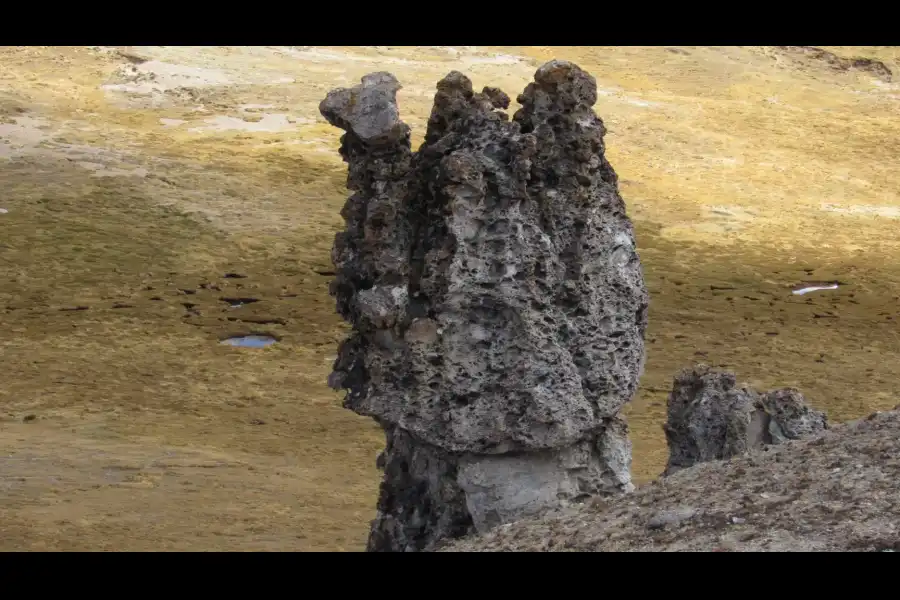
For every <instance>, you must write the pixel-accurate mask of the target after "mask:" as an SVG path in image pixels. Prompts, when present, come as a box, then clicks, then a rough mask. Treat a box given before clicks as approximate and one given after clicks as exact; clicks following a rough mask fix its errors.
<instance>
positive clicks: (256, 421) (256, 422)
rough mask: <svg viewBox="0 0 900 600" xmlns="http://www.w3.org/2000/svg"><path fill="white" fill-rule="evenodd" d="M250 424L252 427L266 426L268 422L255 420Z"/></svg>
mask: <svg viewBox="0 0 900 600" xmlns="http://www.w3.org/2000/svg"><path fill="white" fill-rule="evenodd" d="M250 424H251V425H265V424H266V422H265V421H263V420H262V419H253V420H252V421H250Z"/></svg>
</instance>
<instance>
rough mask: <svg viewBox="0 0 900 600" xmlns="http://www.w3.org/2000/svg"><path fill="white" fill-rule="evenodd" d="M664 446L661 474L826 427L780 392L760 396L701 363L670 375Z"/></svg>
mask: <svg viewBox="0 0 900 600" xmlns="http://www.w3.org/2000/svg"><path fill="white" fill-rule="evenodd" d="M663 428H664V430H665V432H666V440H667V441H668V444H669V463H668V465H667V466H666V470H665V473H664V475H670V474H672V473H674V472H676V471H678V470H680V469H684V468H686V467H690V466H692V465H695V464H697V463H701V462H706V461H710V460H721V459H726V458H731V457H734V456H739V455H741V454H744V453H746V452H748V451H750V450H753V449H755V448H761V447H763V446H767V445H772V444H780V443H782V442H785V441H787V440H794V439H798V438H801V437H805V436H808V435H812V434H814V433H818V432H820V431H823V430H825V429H827V428H828V424H827V419H826V417H825V414H824V413H822V412H820V411H817V410H815V409H813V408H810V407H809V406H808V405H807V404H806V401H805V399H804V398H803V395H802V394H801V393H800V392H798V391H797V390H795V389H791V388H785V389H778V390H773V391H770V392H766V393H760V392H757V391H755V390H753V389H752V388H750V387H749V386H746V385H739V384H738V383H737V381H736V379H735V375H734V373H730V372H728V371H716V370H713V369H711V368H709V367H708V366H705V365H698V366H695V367H692V368H689V369H685V370H683V371H682V372H680V373H679V374H678V375H676V376H675V382H674V385H673V386H672V392H671V394H669V400H668V421H667V422H666V424H665V425H664V426H663Z"/></svg>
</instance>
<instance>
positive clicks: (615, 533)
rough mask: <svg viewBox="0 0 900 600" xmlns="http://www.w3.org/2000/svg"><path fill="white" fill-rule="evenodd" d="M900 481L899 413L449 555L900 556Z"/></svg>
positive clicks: (697, 470) (476, 541)
mask: <svg viewBox="0 0 900 600" xmlns="http://www.w3.org/2000/svg"><path fill="white" fill-rule="evenodd" d="M897 408H900V407H897ZM898 481H900V412H897V410H896V408H895V410H894V411H890V412H884V413H875V414H873V415H871V416H869V417H867V418H866V419H862V420H859V421H856V422H853V423H848V424H844V425H838V426H835V427H833V428H832V429H830V430H828V431H826V432H824V433H820V434H818V435H817V436H815V437H813V438H809V439H801V440H794V441H789V442H786V443H784V444H781V445H778V446H770V447H767V448H765V449H763V450H756V451H753V452H751V453H749V454H746V455H743V456H740V457H738V458H734V459H731V460H729V461H713V462H707V463H702V464H699V465H695V466H693V467H690V468H687V469H684V470H682V471H679V472H678V473H675V474H674V475H671V476H669V477H665V478H662V479H659V480H657V481H655V482H653V483H652V484H649V485H646V486H644V487H641V488H639V489H638V490H637V491H635V492H634V493H633V494H630V495H625V496H621V497H618V498H616V499H615V500H613V501H610V502H608V503H606V502H604V501H598V502H596V503H590V502H588V503H585V504H584V505H581V506H579V507H577V508H575V509H571V510H569V511H567V512H566V513H565V514H560V515H556V516H550V517H544V518H541V519H536V520H528V521H520V522H518V523H513V524H510V525H506V526H503V527H500V528H498V529H496V530H495V531H493V532H491V533H488V534H487V535H484V536H482V537H479V538H467V539H464V540H460V541H459V542H455V543H452V544H448V546H447V547H446V548H445V549H444V550H445V551H613V552H617V551H797V552H805V551H884V550H900V530H898V529H900V485H898Z"/></svg>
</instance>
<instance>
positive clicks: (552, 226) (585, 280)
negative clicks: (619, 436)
mask: <svg viewBox="0 0 900 600" xmlns="http://www.w3.org/2000/svg"><path fill="white" fill-rule="evenodd" d="M398 87H399V83H398V82H397V81H396V79H394V78H393V76H390V75H389V74H386V73H376V74H373V75H370V76H367V77H365V78H363V81H362V83H361V84H360V85H358V86H356V87H354V88H352V89H351V90H346V89H341V90H335V91H333V92H331V93H330V94H329V95H328V97H327V98H326V99H325V101H323V103H322V106H321V111H322V114H323V115H324V116H325V117H326V118H327V119H328V120H329V122H331V123H333V124H335V125H337V126H338V127H341V128H344V129H345V130H347V131H348V133H347V134H345V136H344V137H343V138H342V143H343V145H342V149H341V152H342V155H343V156H344V157H345V160H347V162H348V163H349V174H348V187H350V188H351V189H353V190H355V191H356V192H357V193H356V194H354V195H353V196H351V197H350V198H349V199H348V201H347V205H346V206H345V208H344V211H343V214H344V215H345V218H346V219H347V229H346V231H345V232H341V233H340V234H338V238H337V239H336V242H335V246H334V252H333V260H334V263H335V265H336V267H337V268H336V270H337V277H336V278H335V282H334V284H333V293H334V294H335V296H336V298H337V304H338V310H339V312H340V313H341V314H342V315H343V316H344V317H345V318H347V319H348V320H349V321H350V322H351V323H353V324H354V335H353V336H351V338H350V339H348V341H347V342H345V343H344V344H343V345H342V347H341V350H340V352H339V358H338V360H337V362H336V363H335V371H334V373H333V374H332V376H331V377H330V379H329V381H330V383H331V385H332V386H333V387H335V388H343V389H347V390H348V396H347V400H346V403H345V406H347V407H348V408H350V409H352V410H354V411H356V412H357V413H359V414H363V415H368V416H373V417H375V418H377V419H378V420H379V422H381V423H382V424H388V425H391V426H397V427H400V428H401V429H403V430H405V431H407V432H409V433H410V434H411V435H413V436H414V437H415V438H416V439H417V440H420V441H423V442H426V443H428V444H431V445H433V446H436V447H439V448H443V449H444V450H447V451H451V452H476V453H482V454H504V453H507V452H521V451H536V450H547V449H551V448H561V447H565V446H568V445H571V444H575V443H579V442H582V441H586V440H588V439H591V438H595V437H597V436H598V435H600V434H601V432H602V431H603V430H604V429H605V428H606V427H607V426H609V425H610V421H611V419H614V418H615V416H616V415H617V413H618V412H619V410H620V409H621V408H622V406H623V405H624V404H625V403H626V402H628V401H629V400H630V399H631V397H632V395H633V394H634V391H635V389H636V388H637V381H638V377H639V376H640V373H641V370H642V368H643V363H644V340H643V337H644V331H645V328H646V324H647V304H648V296H647V291H646V288H645V286H644V281H643V274H642V271H641V266H640V260H639V257H638V254H637V250H636V247H635V246H636V245H635V240H634V232H633V228H632V225H631V222H630V220H629V219H628V217H627V216H626V214H625V206H624V202H623V201H622V198H621V196H620V195H619V192H618V189H617V182H616V175H615V172H614V171H613V169H612V167H611V166H610V165H609V163H608V162H607V160H606V158H605V156H604V150H605V148H604V144H603V135H604V133H605V128H604V127H603V123H602V121H601V120H600V118H599V117H597V115H596V114H594V111H593V108H592V105H593V103H594V102H595V101H596V99H597V94H596V82H595V80H594V78H593V77H591V76H590V75H588V74H587V73H586V72H584V71H582V70H581V69H580V68H579V67H578V66H577V65H574V64H572V63H568V62H565V61H551V62H549V63H547V64H546V65H544V66H543V67H541V68H540V69H538V71H537V72H536V73H535V79H534V81H533V82H532V83H531V84H529V85H528V87H527V88H526V89H525V91H524V92H523V93H522V94H521V95H520V96H519V102H520V103H521V104H522V108H521V109H520V110H519V111H518V112H517V113H516V114H515V115H514V117H513V119H512V121H510V119H509V116H508V115H507V114H506V113H505V112H503V109H505V108H507V107H508V106H509V97H508V96H507V95H506V94H505V93H504V92H502V91H501V90H499V89H497V88H492V87H486V88H483V90H482V91H481V92H475V91H474V90H473V87H472V82H471V81H470V80H469V79H468V77H466V76H465V75H463V74H462V73H459V72H457V71H453V72H451V73H449V74H448V75H447V76H446V77H444V78H443V79H442V80H441V81H440V82H438V84H437V91H436V94H435V98H434V107H433V109H432V112H431V115H430V118H429V121H428V130H427V132H426V135H425V141H424V143H423V144H422V146H421V147H420V148H419V150H418V151H417V152H415V153H412V154H410V153H409V151H408V149H407V148H408V146H407V144H408V139H409V137H408V128H406V126H405V125H402V123H401V122H400V121H399V120H398V117H397V114H398V111H397V108H396V103H395V92H396V89H397V88H398ZM379 111H381V112H379ZM366 140H369V141H366ZM372 140H377V142H378V143H377V144H375V143H374V142H373V141H372ZM388 140H393V142H392V143H387V141H388Z"/></svg>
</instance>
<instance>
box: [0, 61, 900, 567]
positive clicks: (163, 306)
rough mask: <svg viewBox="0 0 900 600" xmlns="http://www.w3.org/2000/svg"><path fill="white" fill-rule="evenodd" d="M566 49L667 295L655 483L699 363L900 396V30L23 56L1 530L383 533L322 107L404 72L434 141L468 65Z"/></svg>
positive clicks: (159, 539) (411, 107) (3, 294)
mask: <svg viewBox="0 0 900 600" xmlns="http://www.w3.org/2000/svg"><path fill="white" fill-rule="evenodd" d="M860 57H861V58H864V59H867V60H857V58H860ZM553 58H558V59H563V60H570V61H573V62H575V63H577V64H578V65H579V66H580V67H581V68H582V69H584V70H585V71H587V72H589V73H590V74H591V75H593V77H594V78H595V79H596V81H597V94H598V100H597V102H596V104H595V105H594V111H595V112H596V113H597V115H598V116H599V117H601V118H602V119H603V122H604V124H605V126H606V129H607V134H606V137H605V145H606V158H607V159H608V160H609V162H610V163H611V164H612V165H613V167H614V168H615V171H616V173H617V174H618V180H619V181H618V184H619V191H620V193H621V196H622V197H623V199H624V201H625V204H626V209H627V213H628V216H629V217H630V219H631V221H632V222H633V224H634V234H635V238H636V242H637V250H638V252H639V255H640V261H641V264H642V266H643V271H644V277H645V280H646V286H647V289H648V291H649V295H650V307H649V315H648V323H649V324H648V327H647V335H646V350H647V355H646V366H645V371H644V375H643V377H642V379H641V381H640V387H639V389H638V392H637V395H636V396H635V398H634V400H633V401H632V402H631V403H630V404H629V405H627V406H626V407H625V409H624V410H623V412H622V413H620V414H621V415H622V416H624V417H626V418H627V420H628V424H629V428H630V436H631V440H632V442H633V465H632V473H633V478H634V481H635V483H636V484H641V483H645V482H647V481H650V480H651V479H653V478H655V477H656V476H657V475H658V474H659V473H660V472H661V471H662V470H663V468H664V467H665V465H666V461H667V458H668V450H667V446H666V440H665V436H664V434H663V431H662V429H661V425H662V423H663V422H664V420H665V413H666V407H665V398H666V395H667V394H668V392H669V390H670V386H671V381H672V377H673V375H674V374H675V373H676V372H677V371H678V370H680V369H681V368H682V367H685V366H686V365H689V364H691V363H694V362H700V361H702V362H705V363H708V364H710V365H713V366H725V367H727V368H730V369H733V370H736V371H738V372H739V373H740V376H741V379H742V380H744V381H746V382H747V383H749V384H751V385H752V386H753V387H754V388H756V389H766V390H769V389H774V388H782V387H788V386H792V387H796V388H798V389H800V390H801V391H802V392H803V394H804V396H805V398H806V399H807V401H808V402H809V404H810V405H811V406H813V407H815V408H816V409H819V410H822V411H824V412H825V413H827V415H828V419H829V422H830V423H839V422H841V421H846V420H849V419H854V418H858V417H861V416H863V415H866V414H869V413H871V412H872V411H874V410H885V409H887V408H889V407H892V406H894V405H896V404H897V400H896V398H897V393H896V392H897V390H896V389H895V388H896V386H897V383H896V377H895V374H894V368H893V365H894V364H897V362H898V359H900V344H898V341H900V340H898V331H897V320H898V318H900V309H898V307H897V300H898V298H900V261H898V260H897V259H898V257H900V240H898V238H897V237H896V235H895V231H896V227H897V224H898V221H897V220H898V219H900V198H898V196H897V190H898V189H900V175H898V171H897V169H896V157H897V156H898V152H900V146H898V142H897V140H898V139H900V135H898V134H900V124H898V121H897V119H896V114H897V110H898V105H900V86H898V84H897V83H896V81H895V80H896V79H897V73H898V72H900V51H898V50H897V49H894V48H885V47H867V48H849V47H828V48H822V49H820V50H816V49H804V48H761V47H716V48H700V47H696V48H695V47H689V48H688V47H685V48H666V47H655V48H644V47H624V48H600V47H577V48H567V47H559V48H543V47H504V48H488V47H457V48H448V47H433V48H409V47H403V48H394V47H357V48H346V47H340V48H318V47H203V48H195V47H171V46H170V47H134V48H112V47H93V48H89V47H3V48H0V189H2V190H3V193H2V195H0V209H2V210H0V317H2V320H3V326H4V327H3V336H2V339H0V361H2V362H0V364H2V366H3V380H2V385H0V418H2V421H0V549H3V550H17V549H23V550H28V549H33V550H47V549H52V550H88V549H107V550H170V549H179V550H359V549H362V548H364V547H365V544H366V538H367V535H368V531H369V522H370V521H371V519H372V518H373V517H374V516H375V505H376V498H377V492H378V483H379V480H380V477H381V474H380V473H379V472H378V471H377V470H376V468H375V457H376V456H377V455H378V453H379V452H380V451H381V450H382V449H383V448H384V442H385V439H384V435H383V433H382V431H381V429H380V428H379V427H378V426H377V425H375V423H373V422H372V421H371V420H370V419H367V418H364V417H360V416H356V415H354V414H352V413H351V412H350V411H347V410H345V409H343V408H342V407H341V396H340V395H339V394H337V393H336V392H334V391H332V390H330V389H329V388H328V387H327V385H326V380H327V378H328V375H329V373H331V370H332V364H333V362H334V358H335V354H336V351H337V346H338V343H339V342H340V341H341V340H342V339H344V338H345V337H346V335H347V334H348V327H347V326H346V324H345V323H343V321H342V319H341V317H340V316H339V315H338V314H337V313H336V311H335V302H334V299H333V298H331V297H329V294H328V287H329V283H330V282H331V281H332V279H333V275H332V273H333V271H334V269H335V267H334V266H333V265H332V262H331V247H332V242H333V239H334V234H335V233H336V232H337V231H339V230H341V229H342V228H343V227H344V221H343V219H342V217H341V215H340V210H341V207H342V206H343V204H344V202H345V201H346V198H347V195H348V193H347V190H346V189H345V184H346V182H347V171H346V165H345V164H343V163H342V162H341V160H340V157H339V156H338V154H337V152H336V149H337V148H338V146H339V145H340V142H339V137H340V133H341V132H340V131H338V130H337V129H335V128H334V127H332V126H331V125H329V124H328V123H327V122H326V121H325V119H324V118H323V117H322V116H321V115H320V114H319V111H318V106H319V102H320V101H321V100H322V98H323V97H324V96H325V94H326V93H327V92H328V91H329V90H332V89H334V88H335V87H339V86H343V87H350V86H353V85H355V84H357V83H359V81H360V78H361V77H362V76H363V75H364V74H366V73H370V72H374V71H390V72H391V73H393V74H394V75H395V76H396V77H397V79H398V80H400V81H401V82H402V84H403V87H402V89H400V90H399V91H398V92H397V102H398V106H399V111H400V115H401V117H402V119H403V121H404V122H406V123H407V124H408V125H409V126H410V128H411V137H412V140H411V145H412V147H413V148H418V147H419V145H420V143H421V142H422V140H423V137H424V135H425V129H426V125H427V121H428V118H429V115H430V111H431V107H432V105H433V99H434V95H435V91H436V90H435V83H436V82H437V81H439V80H441V79H442V78H443V77H445V76H446V75H447V74H448V73H449V72H450V71H453V70H456V71H459V72H461V73H464V74H465V75H466V76H468V77H469V78H470V79H471V80H472V82H473V86H474V87H475V88H476V89H482V87H483V86H485V85H490V86H497V87H499V88H500V89H501V90H503V91H505V92H506V93H507V94H509V95H510V96H514V95H515V94H516V93H518V92H519V91H521V90H522V89H523V88H524V87H525V85H526V84H527V83H528V82H529V81H532V80H533V78H534V74H535V71H536V69H537V68H538V66H539V65H541V64H544V63H545V62H546V61H548V60H550V59H553ZM518 108H519V106H518V105H517V104H516V103H515V102H513V103H512V105H511V106H510V109H509V111H510V114H512V113H514V112H515V111H516V110H517V109H518ZM818 282H826V283H832V282H837V283H838V288H837V289H833V290H822V291H815V292H811V293H808V294H804V295H794V294H792V288H794V287H795V286H800V287H803V286H804V285H805V284H808V285H814V284H816V283H818ZM242 333H268V334H271V335H274V336H276V337H277V338H278V339H279V342H278V343H276V344H274V345H272V346H269V347H267V348H262V349H256V348H236V347H231V346H226V345H222V344H220V343H219V340H220V339H221V338H223V337H225V336H229V335H233V334H242ZM881 418H882V417H879V419H881ZM883 418H884V419H887V420H886V421H884V425H883V427H884V428H885V431H889V430H890V427H891V425H890V423H891V421H890V418H889V417H883ZM879 423H882V421H880V420H875V421H872V422H870V423H869V425H866V427H869V428H875V427H876V425H877V424H879ZM879 427H881V425H879ZM866 431H868V430H866ZM872 431H873V432H874V429H872ZM828 435H831V434H830V433H829V434H828ZM873 435H874V433H873ZM873 443H875V442H873ZM794 444H800V445H801V446H802V448H810V450H809V451H810V452H814V451H815V448H816V447H815V446H804V445H803V444H813V442H803V441H801V442H791V443H790V444H788V446H789V445H794ZM785 451H786V450H785ZM804 451H805V450H804ZM778 452H782V450H780V449H779V450H778ZM777 455H778V454H777V453H776V454H772V455H771V456H777ZM766 456H769V454H767V455H766ZM736 460H751V459H748V458H741V459H736ZM753 460H755V459H753ZM765 460H774V458H766V459H765ZM848 460H849V459H848ZM848 464H849V463H848ZM854 464H855V463H854ZM839 466H840V468H842V469H843V468H845V467H844V466H843V464H842V465H839ZM889 466H890V465H887V466H885V467H883V468H885V469H887V468H888V467H889ZM716 468H718V467H715V466H714V465H701V466H699V467H695V468H694V469H688V470H686V471H685V472H684V473H685V475H683V474H682V473H676V474H675V475H673V476H672V478H673V479H672V480H673V481H675V480H676V478H678V477H688V475H686V474H687V473H690V472H695V469H701V470H703V469H710V470H711V471H710V472H711V473H712V472H714V470H715V469H716ZM748 468H749V467H748ZM760 468H761V467H760ZM834 468H837V467H834ZM873 468H874V467H873ZM704 472H705V471H704ZM716 472H717V471H716ZM718 476H719V475H717V477H718ZM721 477H726V475H725V474H722V475H721ZM723 481H724V480H723ZM826 483H827V482H823V483H822V485H826ZM838 484H840V485H843V484H841V483H840V482H837V483H835V485H838ZM667 485H669V484H655V486H654V487H652V488H648V490H650V491H641V490H640V489H639V491H638V494H645V495H647V494H650V495H652V494H654V493H656V492H654V491H652V490H654V489H656V490H659V489H663V487H665V486H667ZM817 485H818V484H817ZM660 486H662V487H660ZM754 493H755V492H754ZM759 493H760V494H762V493H766V494H769V495H770V496H771V497H776V496H777V495H778V494H780V493H781V492H779V491H778V490H765V489H761V491H760V492H759ZM644 497H645V496H640V495H639V496H636V498H637V501H641V500H640V499H641V498H644ZM646 497H647V498H649V497H650V496H649V495H648V496H646ZM617 502H630V500H627V501H626V500H621V501H617ZM673 502H674V500H673ZM679 502H680V501H679ZM691 506H693V507H694V508H703V506H705V505H703V506H701V505H700V504H693V505H691ZM842 506H843V505H842ZM838 508H840V507H838ZM817 510H818V509H817ZM840 510H844V509H843V508H840ZM847 510H851V509H847ZM804 514H805V513H804ZM809 514H810V515H811V514H812V513H809ZM742 515H743V513H740V514H736V515H734V516H737V517H738V518H740V519H743V518H746V519H747V522H748V523H749V522H751V518H752V517H751V516H742ZM748 515H750V513H748ZM729 516H731V515H729ZM735 526H737V525H735ZM729 531H730V530H729ZM698 543H701V542H698ZM871 545H873V546H877V544H876V543H875V542H874V541H873V542H872V544H871Z"/></svg>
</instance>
